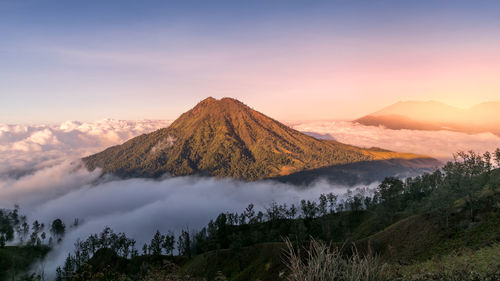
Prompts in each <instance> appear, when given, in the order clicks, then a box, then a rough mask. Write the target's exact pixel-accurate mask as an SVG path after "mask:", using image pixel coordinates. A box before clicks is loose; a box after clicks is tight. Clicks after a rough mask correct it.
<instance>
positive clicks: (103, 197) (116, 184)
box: [0, 119, 500, 272]
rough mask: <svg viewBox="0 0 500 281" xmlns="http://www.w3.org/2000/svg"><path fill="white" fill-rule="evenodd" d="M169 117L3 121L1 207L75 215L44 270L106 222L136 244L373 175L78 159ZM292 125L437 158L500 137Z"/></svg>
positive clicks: (487, 145) (44, 216)
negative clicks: (168, 170)
mask: <svg viewBox="0 0 500 281" xmlns="http://www.w3.org/2000/svg"><path fill="white" fill-rule="evenodd" d="M169 123H170V122H169V121H158V120H155V121H117V120H108V119H106V120H100V121H96V122H74V121H72V122H65V123H62V124H60V125H1V124H0V208H13V207H14V205H15V204H18V205H19V206H20V210H21V213H23V214H25V215H27V216H28V219H29V220H34V219H37V220H39V221H41V222H44V223H45V224H46V225H48V224H49V223H50V222H51V221H52V220H54V219H55V218H61V219H62V220H63V221H64V222H66V223H67V224H68V225H69V224H70V223H71V222H72V221H73V220H74V219H79V220H80V225H79V226H78V227H76V228H71V229H68V233H67V235H66V238H65V239H64V241H63V242H62V244H60V245H58V246H57V247H56V248H55V251H53V252H51V253H50V255H49V258H48V262H47V265H46V270H47V271H51V272H53V270H54V269H55V267H56V266H59V265H60V264H61V263H62V262H63V261H64V258H65V255H66V254H67V252H69V251H71V250H72V248H73V244H74V241H76V239H77V238H86V237H87V236H88V235H89V234H92V233H96V232H99V231H100V230H102V229H103V228H104V227H105V226H110V227H111V228H112V229H114V230H115V231H116V232H125V233H127V235H129V236H130V237H133V238H134V239H137V241H138V245H141V243H144V242H145V241H147V240H149V239H151V236H152V234H153V233H154V232H155V231H156V230H157V229H159V230H160V231H162V232H166V231H169V230H171V231H175V232H178V231H179V230H181V229H186V228H188V229H198V228H201V227H203V226H205V225H206V224H207V223H208V221H209V220H210V219H213V218H215V217H216V216H217V214H219V213H221V212H241V211H242V210H243V209H244V208H245V207H246V206H247V205H248V204H249V203H253V204H255V207H256V209H257V210H263V209H264V208H266V207H267V206H269V205H270V204H271V203H272V202H273V201H276V202H279V203H288V204H291V203H298V201H300V200H301V199H306V200H308V199H316V198H318V196H319V195H320V194H322V193H329V192H332V193H335V194H339V195H341V194H344V193H345V192H346V191H347V190H348V189H356V188H362V187H369V188H371V187H375V186H376V185H377V184H378V183H376V182H375V183H372V184H370V185H368V186H364V185H357V186H356V185H355V186H350V187H347V186H341V185H335V184H331V183H327V182H325V181H321V180H320V181H317V182H314V183H313V184H311V185H310V186H307V187H297V186H291V185H287V184H282V183H277V182H274V181H270V180H267V181H257V182H241V181H237V180H231V179H215V178H200V177H194V176H191V177H175V178H170V177H168V176H165V177H164V178H162V179H158V180H151V179H127V180H122V179H117V178H113V177H111V176H102V175H101V173H100V171H99V170H95V171H93V172H89V171H87V170H86V169H85V168H84V167H83V164H82V163H81V162H80V160H79V159H80V158H81V157H83V156H86V155H89V154H91V153H95V152H98V151H100V150H102V149H105V148H106V147H109V146H112V145H117V144H120V143H123V142H124V141H126V140H128V139H130V138H132V137H134V136H137V135H140V134H144V133H149V132H152V131H154V130H156V129H159V128H162V127H166V126H168V124H169ZM292 127H293V128H294V129H297V130H299V131H303V132H307V133H308V134H310V135H313V136H316V137H318V138H326V139H335V140H338V141H340V142H343V143H347V144H353V145H356V146H361V147H381V148H384V149H390V150H395V151H400V152H412V153H417V154H425V155H429V156H432V157H435V158H438V159H439V160H441V161H446V160H447V159H450V158H451V156H452V153H454V152H456V151H458V150H470V149H472V150H475V151H478V152H483V151H486V150H493V149H494V148H495V147H496V145H498V143H500V137H498V136H495V135H493V134H490V133H483V134H476V135H468V134H464V133H456V132H449V131H411V130H389V129H385V128H382V127H369V126H363V125H360V124H357V123H352V122H346V121H318V122H303V123H294V124H292Z"/></svg>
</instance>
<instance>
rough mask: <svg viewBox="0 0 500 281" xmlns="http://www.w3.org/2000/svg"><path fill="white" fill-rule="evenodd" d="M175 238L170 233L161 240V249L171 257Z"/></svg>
mask: <svg viewBox="0 0 500 281" xmlns="http://www.w3.org/2000/svg"><path fill="white" fill-rule="evenodd" d="M174 244H175V236H174V234H173V233H172V232H169V233H168V234H167V235H165V237H164V239H163V244H162V247H163V249H164V250H165V254H167V255H172V254H173V252H174Z"/></svg>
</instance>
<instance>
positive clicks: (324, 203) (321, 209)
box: [318, 194, 328, 216]
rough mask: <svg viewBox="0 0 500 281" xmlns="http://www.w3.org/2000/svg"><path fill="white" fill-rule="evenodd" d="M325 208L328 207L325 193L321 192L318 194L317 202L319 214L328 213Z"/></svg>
mask: <svg viewBox="0 0 500 281" xmlns="http://www.w3.org/2000/svg"><path fill="white" fill-rule="evenodd" d="M327 209H328V199H327V197H326V195H324V194H321V195H320V196H319V204H318V210H319V214H320V215H321V216H324V215H326V214H327V213H328V211H327Z"/></svg>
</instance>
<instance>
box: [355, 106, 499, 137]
mask: <svg viewBox="0 0 500 281" xmlns="http://www.w3.org/2000/svg"><path fill="white" fill-rule="evenodd" d="M355 121H356V122H358V123H360V124H363V125H369V126H384V127H386V128H389V129H396V130H398V129H410V130H449V131H457V132H464V133H469V134H474V133H484V132H490V133H493V134H496V135H499V136H500V102H485V103H481V104H478V105H475V106H473V107H471V108H467V109H461V108H456V107H452V106H449V105H447V104H444V103H441V102H436V101H427V102H423V101H406V102H398V103H395V104H393V105H390V106H388V107H386V108H383V109H382V110H379V111H377V112H374V113H371V114H368V115H366V116H364V117H361V118H359V119H357V120H355Z"/></svg>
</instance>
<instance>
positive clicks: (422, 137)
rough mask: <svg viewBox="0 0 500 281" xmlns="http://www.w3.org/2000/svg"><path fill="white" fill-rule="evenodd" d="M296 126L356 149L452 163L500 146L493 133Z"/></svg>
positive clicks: (317, 123)
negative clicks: (382, 150) (469, 153)
mask: <svg viewBox="0 0 500 281" xmlns="http://www.w3.org/2000/svg"><path fill="white" fill-rule="evenodd" d="M292 127H293V128H294V129H296V130H299V131H302V132H311V133H313V134H312V135H314V136H316V137H322V138H327V139H328V138H330V139H331V138H333V139H336V140H337V141H340V142H343V143H348V144H352V145H356V146H361V147H372V146H375V147H380V148H385V149H389V150H393V151H398V152H411V153H417V154H424V155H428V156H432V157H434V158H437V159H440V160H449V159H451V158H452V154H453V153H455V152H457V151H460V150H464V151H468V150H474V151H476V152H485V151H493V150H494V149H496V148H497V147H500V137H499V136H496V135H494V134H491V133H481V134H465V133H459V132H451V131H417V130H391V129H386V128H384V127H376V126H365V125H361V124H359V123H355V122H349V121H315V122H301V123H294V124H292Z"/></svg>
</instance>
